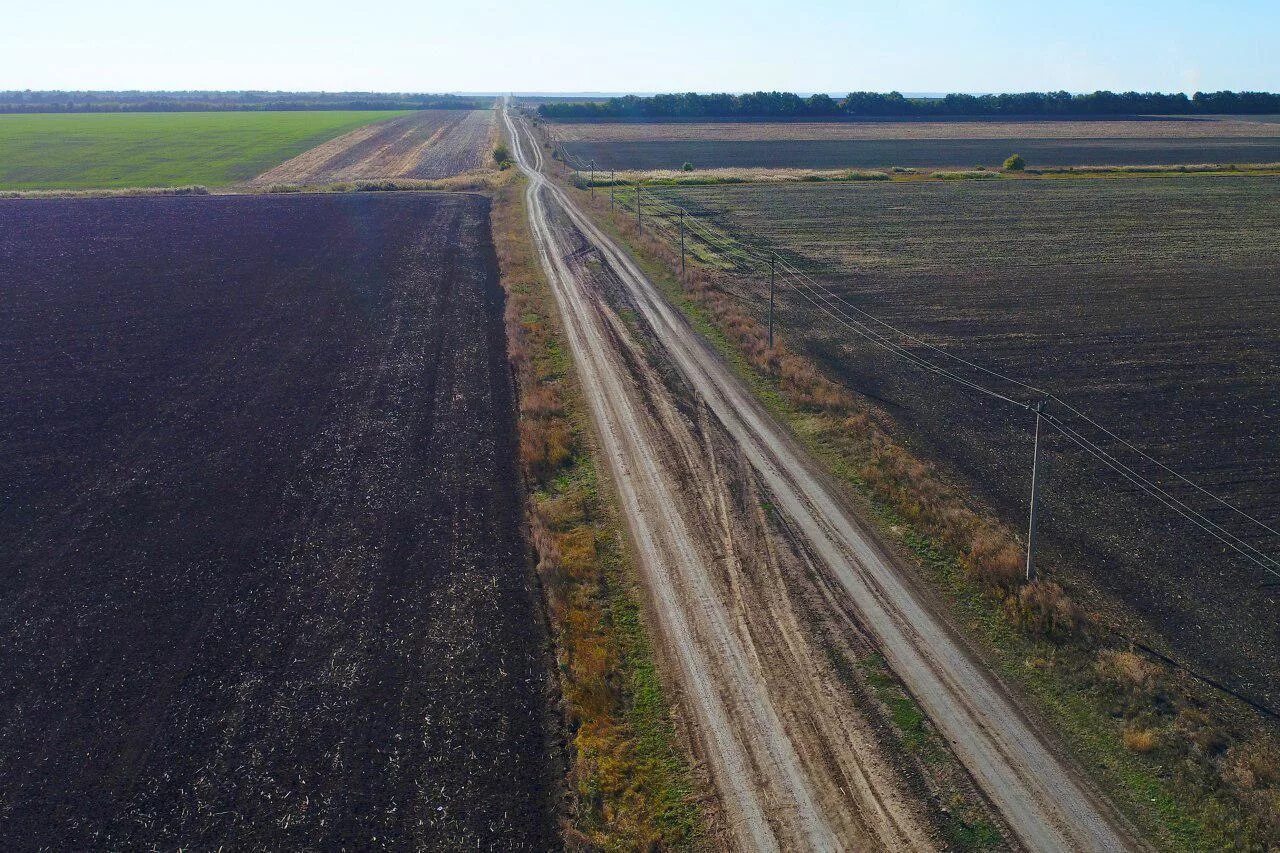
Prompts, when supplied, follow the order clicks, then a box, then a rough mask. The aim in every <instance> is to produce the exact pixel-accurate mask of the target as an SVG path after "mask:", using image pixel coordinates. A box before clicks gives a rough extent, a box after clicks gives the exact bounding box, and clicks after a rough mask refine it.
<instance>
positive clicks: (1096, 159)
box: [557, 124, 1280, 170]
mask: <svg viewBox="0 0 1280 853" xmlns="http://www.w3.org/2000/svg"><path fill="white" fill-rule="evenodd" d="M559 127H560V126H557V129H558V128H559ZM1257 127H1280V125H1264V124H1258V125H1257ZM562 147H563V148H564V150H565V151H567V152H568V153H569V154H570V155H572V156H573V157H575V158H577V159H578V160H580V161H581V162H583V163H589V162H594V163H595V164H596V168H597V169H619V170H623V169H644V170H649V169H678V168H680V167H681V165H682V164H684V163H692V164H693V165H694V166H695V167H696V168H698V169H716V168H762V167H763V168H780V167H792V168H809V169H840V168H851V169H878V168H887V167H890V166H906V167H926V168H928V167H940V168H957V167H971V166H988V167H993V166H999V165H1000V164H1001V163H1003V162H1004V160H1005V158H1006V157H1008V156H1009V155H1010V154H1014V153H1017V154H1021V155H1022V156H1023V158H1024V159H1025V160H1026V162H1027V165H1029V166H1032V167H1048V166H1085V165H1112V166H1134V165H1166V164H1169V165H1173V164H1180V163H1274V162H1277V161H1280V137H1275V136H1268V137H1264V136H1259V137H1252V138H1251V137H1247V136H1235V137H1205V138H1196V139H1189V138H1188V139H1184V138H1172V137H1171V138H1160V137H1150V138H1107V139H1102V138H1098V139H1085V138H1080V139H1072V138H1063V139H1031V138H1025V137H1022V138H1015V137H1006V138H993V139H970V138H956V139H929V138H910V139H883V138H868V139H801V140H796V139H758V140H739V139H727V140H723V141H720V140H710V139H669V140H625V141H618V142H612V141H595V140H592V141H585V140H580V141H575V142H566V143H564V144H563V146H562Z"/></svg>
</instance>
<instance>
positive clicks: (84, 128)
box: [0, 110, 404, 190]
mask: <svg viewBox="0 0 1280 853" xmlns="http://www.w3.org/2000/svg"><path fill="white" fill-rule="evenodd" d="M403 114H404V113H403V112H402V111H384V110H376V111H363V110H361V111H348V110H300V111H287V112H286V111H281V112H265V111H264V112H202V113H83V114H80V113H39V114H35V115H0V189H8V190H39V189H116V188H123V187H173V186H181V185H186V184H203V185H205V186H215V187H216V186H225V185H227V184H233V183H236V182H237V181H243V180H246V179H248V178H252V177H254V176H255V175H258V174H260V173H262V172H264V171H266V170H267V169H269V168H271V167H272V166H274V165H276V164H277V163H282V162H284V161H285V160H288V159H289V158H290V157H293V156H295V155H297V154H300V153H302V152H303V151H306V150H307V149H308V148H313V147H315V146H316V145H319V144H320V143H322V142H324V141H326V140H329V139H332V138H333V137H335V136H339V135H341V134H343V133H346V132H348V131H350V130H354V129H355V128H357V127H361V126H363V125H366V124H369V123H371V122H375V121H381V120H383V119H386V118H391V117H393V116H397V115H403Z"/></svg>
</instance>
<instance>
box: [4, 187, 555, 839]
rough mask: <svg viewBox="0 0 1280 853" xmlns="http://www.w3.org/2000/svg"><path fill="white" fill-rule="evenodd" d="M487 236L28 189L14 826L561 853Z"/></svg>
mask: <svg viewBox="0 0 1280 853" xmlns="http://www.w3.org/2000/svg"><path fill="white" fill-rule="evenodd" d="M488 233H489V229H488V209H487V203H486V202H485V201H484V200H483V199H481V198H479V197H470V196H431V195H417V194H414V195H407V194H394V195H392V194H386V195H346V196H294V197H282V196H277V197H256V198H248V197H242V198H234V197H229V198H149V199H143V198H137V199H114V200H76V201H54V200H40V201H10V202H0V448H2V450H0V555H3V556H2V557H0V648H3V654H0V847H2V848H4V849H6V850H15V849H18V850H21V849H35V848H41V847H47V848H51V849H63V850H67V849H85V848H94V849H138V848H148V849H150V848H151V847H153V846H154V847H158V848H175V847H179V846H182V847H187V848H196V849H217V848H219V847H223V848H224V849H225V848H231V849H280V848H282V847H284V848H294V849H298V848H306V849H339V848H344V847H345V848H346V849H355V848H358V849H371V848H393V849H405V848H409V847H420V848H429V849H443V848H448V849H463V848H466V849H476V848H478V847H481V848H498V849H534V848H543V847H545V846H547V845H548V844H549V843H550V840H551V837H552V836H551V832H552V830H551V819H550V816H549V809H548V808H547V800H548V796H547V790H548V787H547V783H546V781H545V780H546V779H547V778H548V774H547V766H548V764H547V742H548V738H547V730H546V725H545V699H544V686H545V684H546V673H545V671H544V666H543V665H544V658H543V653H544V633H543V630H542V628H541V627H540V623H539V621H538V618H537V616H536V612H537V610H536V605H535V597H534V594H533V592H532V591H531V587H530V584H531V581H530V573H529V571H528V567H527V562H526V559H525V553H524V546H523V544H522V538H521V534H520V527H519V525H520V504H519V494H518V487H517V485H516V483H517V480H516V473H515V468H514V462H513V458H514V457H513V454H514V447H513V437H512V436H513V432H512V417H513V408H512V397H511V393H512V392H511V387H510V379H509V373H508V367H507V362H506V357H505V343H504V338H503V332H502V296H501V291H500V288H499V285H498V281H497V274H496V259H495V255H494V252H493V248H492V244H491V243H490V240H489V237H488Z"/></svg>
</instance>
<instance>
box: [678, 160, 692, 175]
mask: <svg viewBox="0 0 1280 853" xmlns="http://www.w3.org/2000/svg"><path fill="white" fill-rule="evenodd" d="M680 171H682V172H692V171H693V164H692V163H690V162H689V161H688V160H686V161H685V162H684V165H683V166H681V167H680Z"/></svg>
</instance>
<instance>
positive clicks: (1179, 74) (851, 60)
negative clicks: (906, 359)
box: [0, 0, 1280, 93]
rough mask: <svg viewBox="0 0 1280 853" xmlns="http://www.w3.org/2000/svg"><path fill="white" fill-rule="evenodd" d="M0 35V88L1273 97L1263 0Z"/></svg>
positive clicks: (207, 21)
mask: <svg viewBox="0 0 1280 853" xmlns="http://www.w3.org/2000/svg"><path fill="white" fill-rule="evenodd" d="M1219 9H1221V10H1222V11H1219ZM1228 9H1229V11H1227V10H1228ZM0 22H3V24H4V26H3V27H0V89H272V90H274V89H285V90H325V91H339V90H367V91H415V92H446V91H509V90H520V91H584V90H585V91H611V92H612V91H746V90H755V89H782V90H792V91H802V92H814V91H826V92H833V93H835V92H846V91H850V90H862V89H866V90H875V91H888V90H891V89H896V90H899V91H903V92H951V91H955V92H999V91H1030V90H1058V89H1065V90H1068V91H1093V90H1095V89H1113V90H1117V91H1121V90H1130V89H1135V90H1139V91H1167V92H1178V91H1184V92H1188V93H1189V92H1194V91H1195V90H1197V89H1199V90H1204V91H1213V90H1218V89H1236V90H1240V89H1250V90H1265V91H1277V90H1280V61H1277V57H1276V53H1277V46H1280V2H1277V0H1270V2H1261V0H1243V2H1236V3H1232V4H1229V5H1227V6H1225V7H1224V6H1221V5H1220V4H1216V3H1209V2H1189V1H1188V0H1171V2H1147V0H1139V2H1129V3H1125V2H1118V3H1117V2H1114V0H1112V2H1102V0H1077V2H1074V3H1064V4H1060V5H1058V6H1056V11H1055V9H1051V8H1049V7H1047V6H1046V5H1045V4H1040V3H1034V2H1032V3H1026V4H1019V3H1012V2H987V0H982V2H976V0H975V2H965V3H947V2H935V1H934V0H900V2H893V3H866V2H838V0H792V2H773V1H772V0H771V1H770V2H764V0H739V2H725V0H702V2H696V1H695V2H690V0H681V1H680V2H675V1H674V0H647V2H643V3H640V2H615V3H601V4H588V3H568V2H563V0H549V2H545V3H540V4H528V5H526V4H521V3H519V2H506V3H497V2H491V0H472V1H471V2H468V0H455V2H432V0H427V1H426V2H422V1H421V0H419V2H405V1H404V0H384V2H382V3H368V4H356V3H351V2H344V3H335V2H329V1H328V0H311V2H306V3H302V2H296V0H287V2H270V0H257V2H248V0H224V2H220V3H208V4H201V5H200V6H193V5H190V4H185V3H182V2H157V0H118V2H107V3H104V2H100V0H99V2H86V0H48V2H44V3H25V2H24V3H21V4H20V5H19V6H18V8H10V9H9V10H7V11H5V12H4V13H3V14H0Z"/></svg>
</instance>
